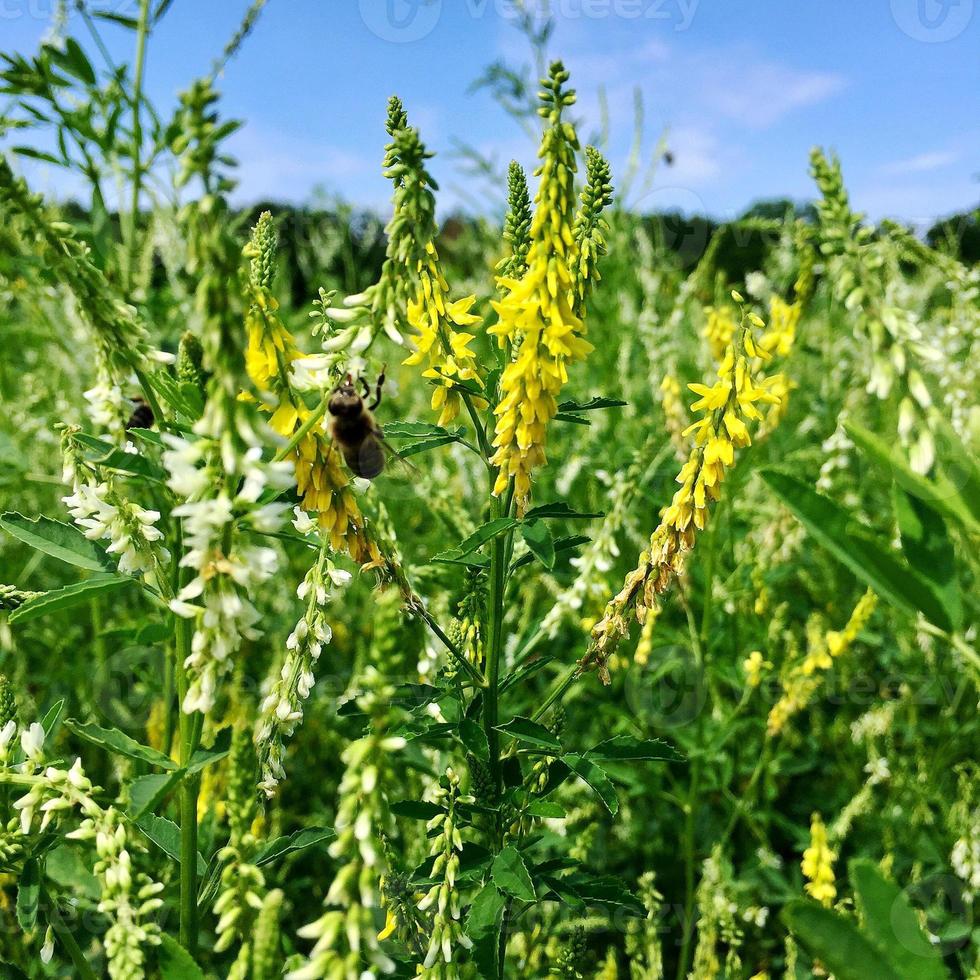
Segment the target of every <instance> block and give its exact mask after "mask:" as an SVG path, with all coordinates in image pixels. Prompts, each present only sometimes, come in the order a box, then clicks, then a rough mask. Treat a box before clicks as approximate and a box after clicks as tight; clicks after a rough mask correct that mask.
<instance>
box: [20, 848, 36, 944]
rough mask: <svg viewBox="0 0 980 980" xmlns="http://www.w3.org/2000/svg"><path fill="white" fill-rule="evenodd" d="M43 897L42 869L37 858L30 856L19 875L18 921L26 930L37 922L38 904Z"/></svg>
mask: <svg viewBox="0 0 980 980" xmlns="http://www.w3.org/2000/svg"><path fill="white" fill-rule="evenodd" d="M40 898H41V869H40V866H39V865H38V862H37V858H28V859H27V860H26V861H25V862H24V868H23V870H22V871H21V873H20V874H19V875H18V877H17V922H18V924H19V925H20V927H21V929H23V930H24V931H25V932H27V931H29V930H31V929H33V928H34V925H35V923H36V922H37V905H38V901H39V900H40Z"/></svg>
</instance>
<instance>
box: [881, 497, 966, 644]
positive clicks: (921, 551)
mask: <svg viewBox="0 0 980 980" xmlns="http://www.w3.org/2000/svg"><path fill="white" fill-rule="evenodd" d="M893 491H894V492H893V494H892V500H893V502H894V507H895V519H896V521H897V523H898V530H899V535H900V537H901V542H902V551H903V552H904V554H905V558H906V560H907V561H908V563H909V565H910V566H911V567H912V568H914V569H915V570H916V571H917V572H918V573H919V574H920V575H921V576H922V577H923V578H925V579H927V580H928V583H929V586H930V588H931V589H932V591H933V592H934V593H935V595H936V598H937V599H938V600H939V602H941V603H942V605H943V608H945V610H946V612H947V613H948V614H949V618H950V621H951V622H952V624H953V628H954V629H956V630H959V629H960V627H961V626H962V624H963V597H962V596H961V594H960V586H959V582H958V581H957V578H956V558H955V555H954V553H953V543H952V541H951V540H950V537H949V533H948V531H947V530H946V522H945V521H944V520H943V518H942V516H941V515H940V514H939V513H938V512H937V511H935V510H933V509H932V507H930V506H929V505H928V504H927V503H925V502H924V501H923V500H920V499H919V498H918V497H913V496H912V495H911V494H910V493H908V492H906V491H905V490H903V489H902V488H901V487H899V486H898V485H897V484H896V485H895V486H894V488H893Z"/></svg>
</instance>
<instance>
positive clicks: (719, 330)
mask: <svg viewBox="0 0 980 980" xmlns="http://www.w3.org/2000/svg"><path fill="white" fill-rule="evenodd" d="M705 313H706V314H707V315H708V320H707V322H706V323H705V325H704V339H705V340H707V341H708V348H709V349H710V350H711V356H712V357H713V358H714V359H715V360H716V361H720V360H721V359H722V358H723V357H724V356H725V351H726V350H728V345H729V344H731V342H732V337H734V336H735V326H736V324H735V317H734V315H733V314H732V311H731V310H730V309H729V308H728V307H727V306H726V307H723V308H722V309H717V308H716V307H714V306H709V307H708V308H707V309H706V310H705Z"/></svg>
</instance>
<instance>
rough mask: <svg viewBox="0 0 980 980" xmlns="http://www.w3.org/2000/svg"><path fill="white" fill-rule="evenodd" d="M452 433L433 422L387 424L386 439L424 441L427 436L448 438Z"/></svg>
mask: <svg viewBox="0 0 980 980" xmlns="http://www.w3.org/2000/svg"><path fill="white" fill-rule="evenodd" d="M448 435H451V433H450V431H449V430H448V429H446V428H444V427H443V426H441V425H433V424H432V423H431V422H386V423H385V438H386V439H423V438H425V437H427V436H448Z"/></svg>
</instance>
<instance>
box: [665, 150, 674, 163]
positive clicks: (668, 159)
mask: <svg viewBox="0 0 980 980" xmlns="http://www.w3.org/2000/svg"><path fill="white" fill-rule="evenodd" d="M664 163H666V164H667V166H668V167H672V166H673V165H674V154H673V153H671V152H670V150H664Z"/></svg>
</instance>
